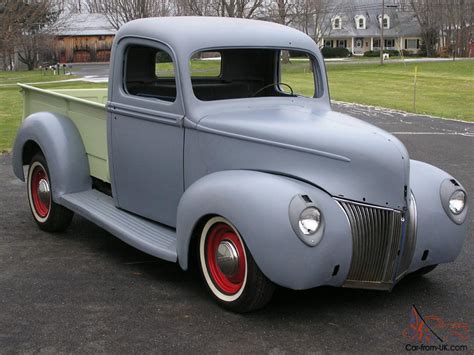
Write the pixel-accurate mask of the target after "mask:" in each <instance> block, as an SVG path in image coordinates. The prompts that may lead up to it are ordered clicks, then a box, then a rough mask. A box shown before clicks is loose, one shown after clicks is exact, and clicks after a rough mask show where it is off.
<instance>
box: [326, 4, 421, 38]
mask: <svg viewBox="0 0 474 355" xmlns="http://www.w3.org/2000/svg"><path fill="white" fill-rule="evenodd" d="M395 4H396V2H395V1H394V0H392V1H390V0H386V1H385V5H386V7H385V10H384V13H385V14H387V15H388V16H389V18H390V28H389V29H384V34H385V36H387V37H400V36H403V37H409V36H414V37H415V36H416V37H418V36H420V33H421V30H420V26H419V24H418V22H417V20H416V18H415V17H414V14H413V13H412V12H409V11H406V10H405V11H400V9H399V8H390V7H387V5H388V6H392V5H395ZM333 6H334V15H333V17H334V16H340V17H341V24H342V28H341V29H332V27H331V30H330V33H329V34H328V35H326V36H325V38H345V37H376V36H379V35H380V25H379V16H380V15H381V14H382V6H381V2H380V0H353V1H347V0H335V4H334V5H333ZM357 15H363V16H365V18H366V28H365V29H357V28H356V22H355V17H356V16H357ZM329 21H330V20H329Z"/></svg>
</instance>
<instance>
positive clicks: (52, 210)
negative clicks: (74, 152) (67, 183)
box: [27, 153, 73, 232]
mask: <svg viewBox="0 0 474 355" xmlns="http://www.w3.org/2000/svg"><path fill="white" fill-rule="evenodd" d="M27 189H28V200H29V202H30V209H31V213H32V214H33V217H34V219H35V221H36V223H37V224H38V225H39V227H40V228H41V229H43V230H45V231H48V232H59V231H62V230H64V229H66V228H67V226H68V225H69V223H70V222H71V219H72V216H73V213H72V212H71V211H69V210H68V209H66V208H64V207H63V206H61V205H58V204H56V203H55V202H54V201H53V199H52V188H51V180H50V178H49V170H48V164H47V163H46V159H45V158H44V156H43V154H41V153H38V154H36V155H35V156H34V157H33V159H32V160H31V163H30V167H29V170H28V179H27Z"/></svg>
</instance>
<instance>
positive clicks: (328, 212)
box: [177, 170, 352, 289]
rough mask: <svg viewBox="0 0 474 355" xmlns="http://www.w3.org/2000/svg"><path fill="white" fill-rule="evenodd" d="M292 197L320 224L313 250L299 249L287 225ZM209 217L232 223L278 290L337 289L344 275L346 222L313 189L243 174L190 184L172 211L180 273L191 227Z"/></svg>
mask: <svg viewBox="0 0 474 355" xmlns="http://www.w3.org/2000/svg"><path fill="white" fill-rule="evenodd" d="M297 194H302V195H308V196H309V197H310V199H311V200H312V201H313V202H314V203H315V204H316V206H317V207H318V208H319V209H320V210H321V212H322V214H323V217H324V219H325V229H324V236H323V237H322V239H321V241H320V242H319V244H317V245H316V246H315V247H310V246H308V245H306V244H304V243H303V242H302V241H301V240H300V239H299V238H298V237H297V235H296V234H295V232H294V231H293V229H292V227H291V225H290V220H289V204H290V202H291V200H292V199H293V197H294V196H295V195H297ZM209 215H220V216H223V217H225V218H226V219H228V220H229V221H230V222H231V223H232V224H234V226H235V227H236V228H237V229H238V230H239V232H240V233H241V235H242V237H243V239H244V241H245V243H246V245H247V247H248V248H249V250H250V252H251V253H252V256H253V257H254V259H255V262H256V263H257V265H258V266H259V268H260V269H261V270H262V272H263V273H264V274H265V275H266V276H267V277H268V278H269V279H270V280H272V281H273V282H275V283H276V284H278V285H281V286H284V287H288V288H293V289H306V288H312V287H316V286H321V285H334V286H340V285H341V284H342V283H343V282H344V280H345V278H346V276H347V273H348V271H349V267H350V262H351V257H352V238H351V230H350V227H349V222H348V220H347V218H346V216H345V214H344V212H343V210H342V208H341V207H340V206H339V204H338V203H337V202H336V201H335V200H334V199H333V198H332V197H331V196H330V195H328V194H327V193H325V192H323V191H322V190H320V189H318V188H316V187H314V186H311V185H309V184H306V183H303V182H300V181H297V180H293V179H290V178H286V177H282V176H277V175H271V174H267V173H262V172H256V171H246V170H230V171H221V172H216V173H212V174H209V175H206V176H205V177H203V178H201V179H200V180H198V181H196V182H195V183H194V184H193V185H191V186H190V187H189V188H188V189H187V190H186V192H185V193H184V195H183V197H182V199H181V201H180V203H179V206H178V220H177V244H178V259H179V263H180V265H181V267H182V268H183V269H187V267H188V254H189V245H190V240H191V237H192V235H193V232H194V231H195V227H196V225H197V224H198V222H199V221H200V219H201V218H202V217H203V216H209ZM337 265H339V267H337ZM337 270H339V271H338V272H336V271H337ZM333 274H335V275H333Z"/></svg>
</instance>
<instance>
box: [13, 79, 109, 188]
mask: <svg viewBox="0 0 474 355" xmlns="http://www.w3.org/2000/svg"><path fill="white" fill-rule="evenodd" d="M18 85H19V86H20V87H21V88H22V92H23V100H24V101H23V119H25V118H26V117H28V116H29V115H31V114H32V113H35V112H41V111H47V112H55V113H60V114H62V115H64V116H67V117H69V118H70V119H71V120H72V121H73V122H74V124H75V125H76V127H77V129H78V130H79V133H80V135H81V137H82V141H83V142H84V146H85V149H86V153H87V157H88V160H89V168H90V174H91V176H93V177H95V178H98V179H100V180H102V181H106V182H110V176H109V164H108V153H107V120H106V119H107V111H106V108H105V104H106V102H107V91H108V89H106V88H105V89H57V90H45V89H40V88H37V87H34V86H30V85H25V84H18Z"/></svg>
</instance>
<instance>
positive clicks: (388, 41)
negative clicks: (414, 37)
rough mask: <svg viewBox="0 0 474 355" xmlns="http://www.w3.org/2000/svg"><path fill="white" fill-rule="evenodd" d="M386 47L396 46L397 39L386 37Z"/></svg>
mask: <svg viewBox="0 0 474 355" xmlns="http://www.w3.org/2000/svg"><path fill="white" fill-rule="evenodd" d="M385 47H386V48H391V47H395V40H394V39H386V40H385Z"/></svg>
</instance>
